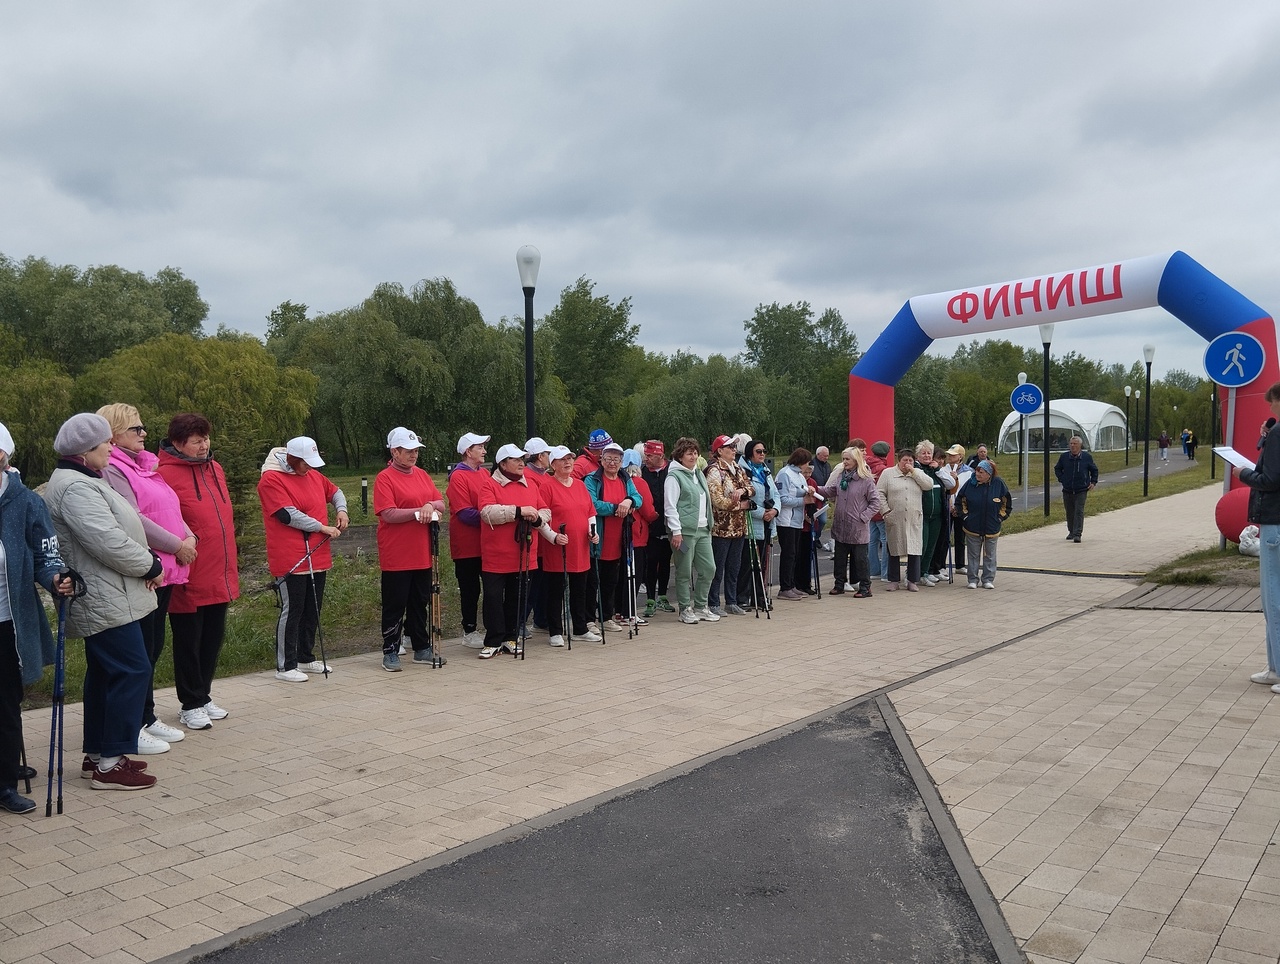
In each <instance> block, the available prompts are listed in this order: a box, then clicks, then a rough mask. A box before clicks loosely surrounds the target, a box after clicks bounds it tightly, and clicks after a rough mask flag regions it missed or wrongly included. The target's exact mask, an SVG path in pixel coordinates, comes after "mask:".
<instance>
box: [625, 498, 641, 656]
mask: <svg viewBox="0 0 1280 964" xmlns="http://www.w3.org/2000/svg"><path fill="white" fill-rule="evenodd" d="M631 530H632V522H631V516H630V514H628V515H627V516H626V518H624V519H623V520H622V559H623V562H624V564H625V565H626V567H627V574H626V580H627V639H634V638H635V637H636V636H638V635H639V634H640V627H638V626H637V625H636V596H635V569H634V568H633V559H632V556H631Z"/></svg>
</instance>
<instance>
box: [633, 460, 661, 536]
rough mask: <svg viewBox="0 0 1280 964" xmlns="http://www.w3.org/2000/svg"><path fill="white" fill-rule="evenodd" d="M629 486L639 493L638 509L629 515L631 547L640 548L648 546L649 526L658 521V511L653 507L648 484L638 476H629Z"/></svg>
mask: <svg viewBox="0 0 1280 964" xmlns="http://www.w3.org/2000/svg"><path fill="white" fill-rule="evenodd" d="M631 484H632V485H634V486H635V487H636V491H637V492H639V493H640V501H641V503H642V504H641V506H640V508H638V509H636V510H635V512H633V513H631V515H632V520H633V521H632V523H631V545H632V546H633V547H634V548H637V549H638V548H640V547H642V546H647V545H648V544H649V526H650V525H651V524H652V523H654V522H656V521H657V520H658V510H657V509H655V508H654V507H653V494H652V493H651V492H650V491H649V483H648V482H646V481H645V480H644V479H642V478H641V477H640V476H638V475H633V476H631Z"/></svg>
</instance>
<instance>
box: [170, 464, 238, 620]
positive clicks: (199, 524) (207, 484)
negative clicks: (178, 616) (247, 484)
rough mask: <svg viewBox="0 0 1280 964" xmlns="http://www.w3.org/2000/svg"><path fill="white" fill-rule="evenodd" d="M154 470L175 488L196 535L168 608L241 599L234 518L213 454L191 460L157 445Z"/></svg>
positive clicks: (183, 608) (177, 610) (192, 607)
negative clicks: (191, 555) (191, 559)
mask: <svg viewBox="0 0 1280 964" xmlns="http://www.w3.org/2000/svg"><path fill="white" fill-rule="evenodd" d="M156 471H157V472H159V473H160V477H161V478H163V479H164V480H165V481H166V482H168V483H169V487H170V488H171V489H173V491H174V492H176V493H178V503H179V505H181V506H182V518H183V521H185V522H186V523H187V525H188V526H190V527H191V531H192V532H194V533H195V535H196V538H197V539H198V540H199V542H198V543H197V545H196V561H195V562H193V563H192V564H191V572H190V575H189V576H188V577H187V581H186V582H185V583H184V584H182V585H178V586H174V587H173V596H172V597H171V598H170V600H169V612H171V613H193V612H195V611H196V607H197V606H210V605H215V604H217V603H227V602H231V601H232V600H233V599H239V598H240V572H239V569H238V564H237V560H236V530H235V522H234V520H233V518H232V513H231V499H230V497H229V496H228V495H227V477H226V476H225V475H224V474H223V472H222V466H221V465H219V464H218V463H217V462H215V461H214V460H213V459H208V460H207V461H204V462H194V461H191V460H190V459H185V458H183V457H182V456H181V455H178V454H177V453H175V452H173V451H171V450H170V449H169V448H168V447H167V446H161V448H160V464H159V465H158V466H157V467H156Z"/></svg>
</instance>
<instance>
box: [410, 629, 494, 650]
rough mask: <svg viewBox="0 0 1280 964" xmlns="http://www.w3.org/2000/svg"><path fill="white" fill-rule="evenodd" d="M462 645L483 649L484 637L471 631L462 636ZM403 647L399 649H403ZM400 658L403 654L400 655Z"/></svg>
mask: <svg viewBox="0 0 1280 964" xmlns="http://www.w3.org/2000/svg"><path fill="white" fill-rule="evenodd" d="M462 645H463V646H465V647H467V649H484V637H483V636H482V635H480V630H478V629H473V630H471V632H469V633H463V634H462ZM403 648H404V647H401V649H403ZM400 655H401V656H403V655H404V654H403V653H401V654H400Z"/></svg>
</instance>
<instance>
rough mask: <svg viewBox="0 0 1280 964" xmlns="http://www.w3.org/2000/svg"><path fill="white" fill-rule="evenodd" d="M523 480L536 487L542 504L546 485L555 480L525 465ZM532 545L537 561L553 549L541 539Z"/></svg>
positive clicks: (545, 498)
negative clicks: (536, 553)
mask: <svg viewBox="0 0 1280 964" xmlns="http://www.w3.org/2000/svg"><path fill="white" fill-rule="evenodd" d="M524 480H525V481H526V482H528V483H529V484H530V485H532V486H534V487H536V488H537V490H538V491H539V492H541V493H542V501H543V502H546V501H547V498H548V496H547V485H548V484H549V483H551V482H553V481H554V480H555V479H554V476H551V475H549V474H547V473H546V472H539V471H538V470H537V469H535V468H532V467H531V466H528V465H526V466H525V467H524ZM533 544H534V546H535V547H536V548H537V551H538V558H539V559H541V558H542V556H543V554H544V553H545V552H546V551H547V550H548V549H555V547H554V546H553V545H551V543H549V542H547V540H546V539H543V538H538V539H535V540H534V543H533ZM559 552H560V550H559V549H556V553H557V554H558V553H559Z"/></svg>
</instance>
